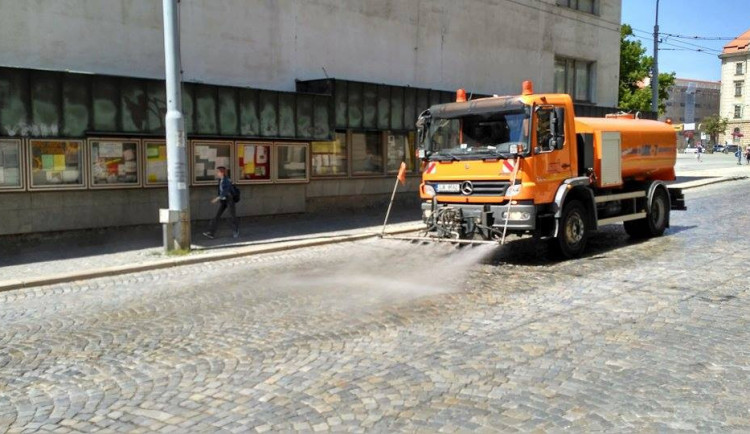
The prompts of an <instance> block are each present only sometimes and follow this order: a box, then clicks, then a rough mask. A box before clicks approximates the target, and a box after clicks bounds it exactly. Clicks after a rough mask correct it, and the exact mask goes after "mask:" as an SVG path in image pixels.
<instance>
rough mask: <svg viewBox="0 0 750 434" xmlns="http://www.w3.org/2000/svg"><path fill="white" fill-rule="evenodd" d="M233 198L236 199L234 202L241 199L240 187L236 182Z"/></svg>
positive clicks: (233, 188)
mask: <svg viewBox="0 0 750 434" xmlns="http://www.w3.org/2000/svg"><path fill="white" fill-rule="evenodd" d="M232 199H233V200H234V203H237V202H239V201H240V189H239V188H237V186H236V185H234V184H232Z"/></svg>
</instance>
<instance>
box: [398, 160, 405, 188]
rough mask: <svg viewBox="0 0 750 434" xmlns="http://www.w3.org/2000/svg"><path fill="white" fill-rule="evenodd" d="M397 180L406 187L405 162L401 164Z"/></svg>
mask: <svg viewBox="0 0 750 434" xmlns="http://www.w3.org/2000/svg"><path fill="white" fill-rule="evenodd" d="M396 179H398V181H399V182H400V183H401V185H406V163H404V162H403V161H402V162H401V167H399V169H398V175H397V176H396Z"/></svg>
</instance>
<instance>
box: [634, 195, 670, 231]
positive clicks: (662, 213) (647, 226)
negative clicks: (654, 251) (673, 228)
mask: <svg viewBox="0 0 750 434" xmlns="http://www.w3.org/2000/svg"><path fill="white" fill-rule="evenodd" d="M669 208H670V206H669V196H667V192H666V191H664V189H663V188H657V189H656V191H655V192H654V197H653V198H652V199H651V207H650V208H649V209H648V210H647V211H646V218H643V219H639V220H631V221H627V222H624V223H623V224H624V226H625V232H627V233H628V235H630V236H631V237H632V238H651V237H659V236H661V235H663V234H664V231H665V230H666V229H667V224H668V223H669Z"/></svg>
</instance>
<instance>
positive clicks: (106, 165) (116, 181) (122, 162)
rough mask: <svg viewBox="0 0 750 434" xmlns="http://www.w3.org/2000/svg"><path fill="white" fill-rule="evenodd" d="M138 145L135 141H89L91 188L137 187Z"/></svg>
mask: <svg viewBox="0 0 750 434" xmlns="http://www.w3.org/2000/svg"><path fill="white" fill-rule="evenodd" d="M139 145H140V142H139V140H137V139H112V138H101V139H100V138H94V139H89V156H90V160H89V161H90V169H91V170H90V177H91V178H90V181H91V184H90V185H91V188H115V187H139V186H140V185H141V172H140V165H139V163H140V161H139V160H140V146H139Z"/></svg>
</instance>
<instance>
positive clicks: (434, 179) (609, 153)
mask: <svg viewBox="0 0 750 434" xmlns="http://www.w3.org/2000/svg"><path fill="white" fill-rule="evenodd" d="M456 99H457V100H456V102H454V103H448V104H440V105H435V106H432V107H430V108H429V109H428V110H426V111H425V112H423V113H422V114H421V115H420V117H419V120H418V122H417V128H418V136H419V150H418V153H419V157H420V158H421V159H422V161H423V167H424V169H423V173H422V183H421V185H420V197H421V199H422V201H423V202H422V218H423V221H424V223H425V224H426V227H425V230H426V233H427V235H428V236H429V237H431V238H438V239H447V240H451V241H456V242H473V241H474V240H485V241H490V242H495V241H497V242H500V243H504V242H505V237H506V235H510V234H516V235H531V236H534V237H536V238H538V239H540V240H548V242H549V243H550V244H551V247H552V248H553V250H554V251H555V252H557V253H559V254H560V255H562V256H563V257H567V258H572V257H577V256H580V255H581V254H582V253H583V251H584V249H585V247H586V240H587V238H588V237H589V235H590V234H591V233H592V231H595V230H596V229H597V228H598V227H599V226H602V225H606V224H610V223H623V225H624V228H625V231H626V232H627V233H628V234H629V235H630V236H631V237H636V238H646V237H656V236H660V235H662V234H663V233H664V231H665V229H666V228H668V227H669V217H670V210H684V209H686V208H685V203H684V196H683V194H682V191H680V190H679V189H674V188H669V187H668V185H667V182H668V181H672V180H674V179H675V171H674V165H675V160H676V156H677V147H676V137H675V133H674V129H673V128H672V126H671V125H668V124H666V123H663V122H658V121H653V120H646V119H637V118H636V117H635V116H632V115H615V116H611V117H607V118H590V117H576V116H575V114H574V109H573V101H572V100H571V98H570V96H569V95H566V94H535V93H534V92H533V88H532V84H531V82H528V81H527V82H524V84H523V91H522V94H521V95H515V96H493V97H489V98H481V99H475V100H468V101H467V100H466V93H465V92H464V91H463V90H459V91H458V92H457V98H456Z"/></svg>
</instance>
